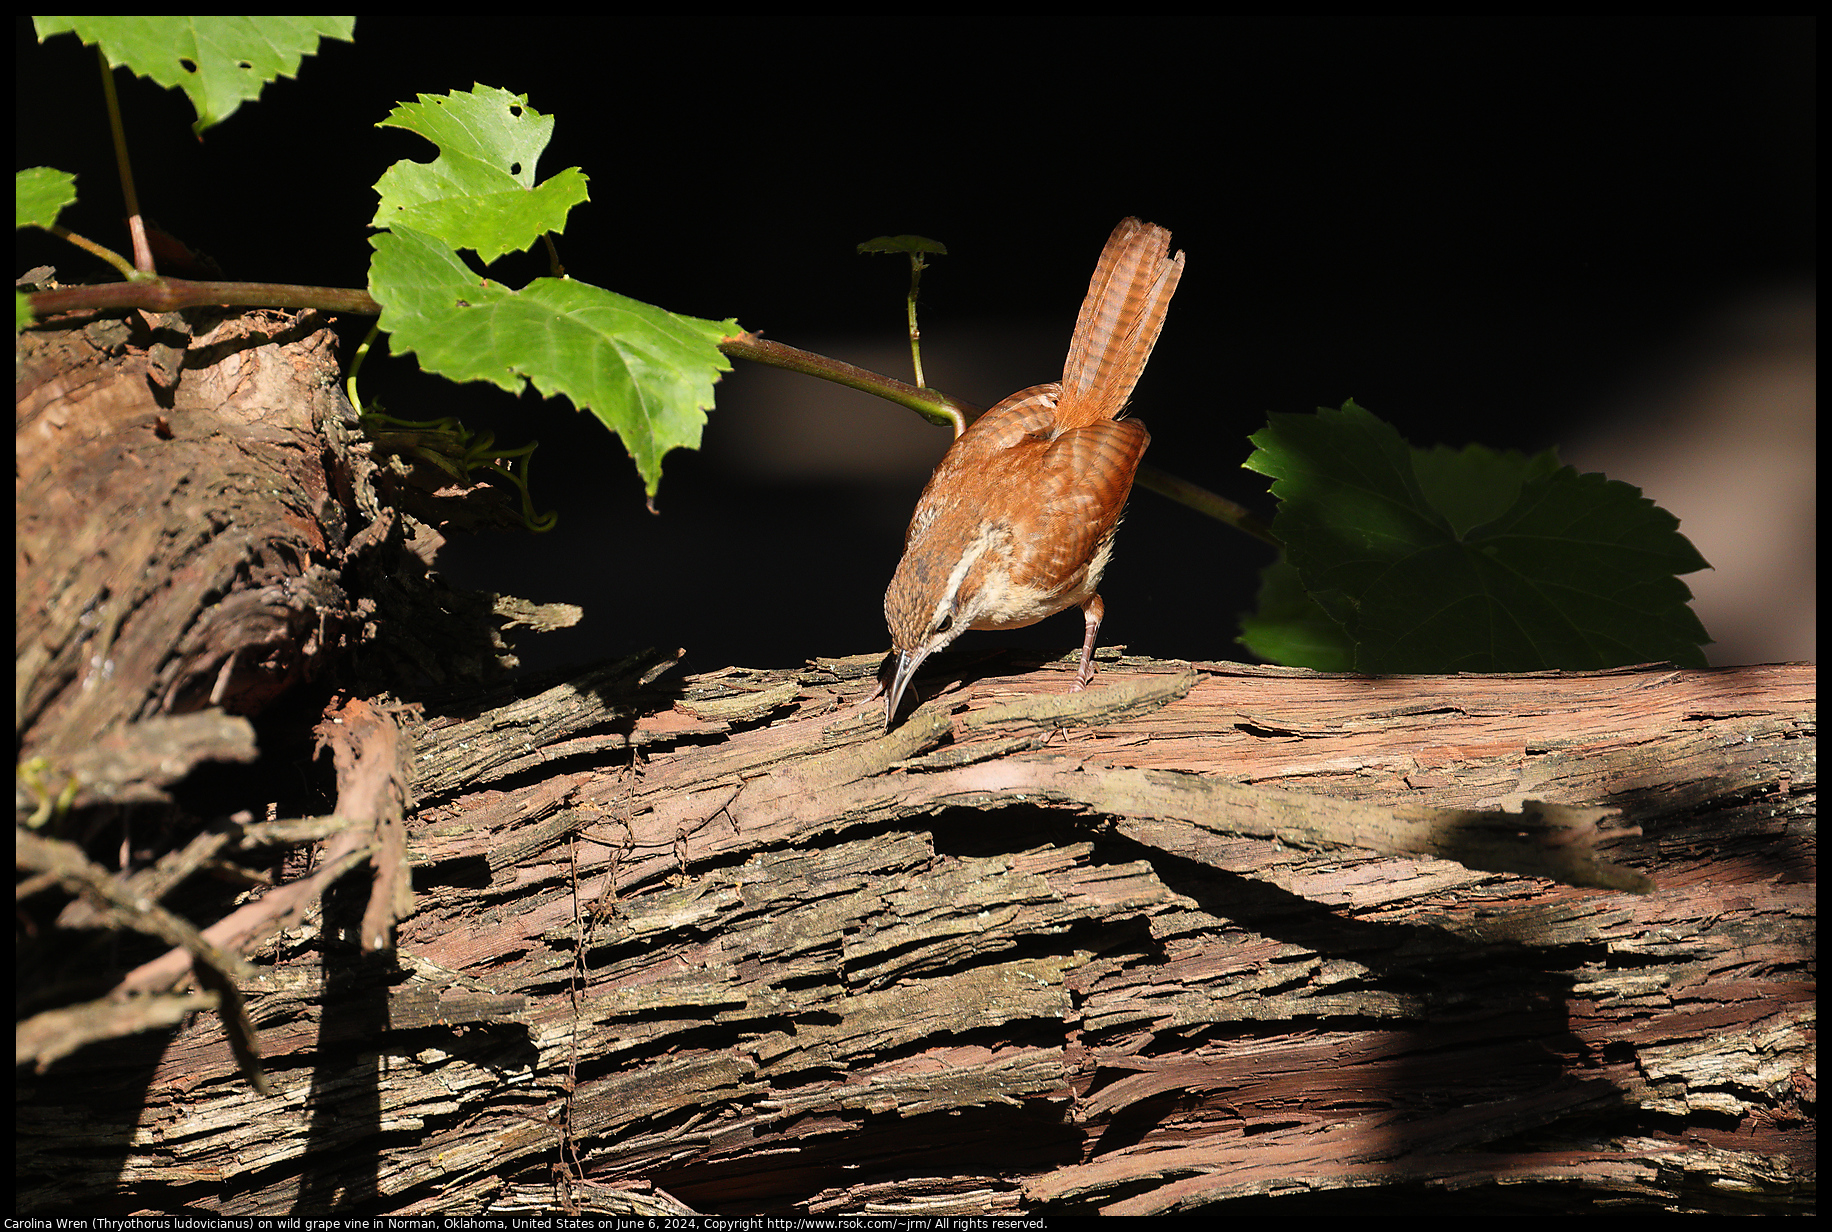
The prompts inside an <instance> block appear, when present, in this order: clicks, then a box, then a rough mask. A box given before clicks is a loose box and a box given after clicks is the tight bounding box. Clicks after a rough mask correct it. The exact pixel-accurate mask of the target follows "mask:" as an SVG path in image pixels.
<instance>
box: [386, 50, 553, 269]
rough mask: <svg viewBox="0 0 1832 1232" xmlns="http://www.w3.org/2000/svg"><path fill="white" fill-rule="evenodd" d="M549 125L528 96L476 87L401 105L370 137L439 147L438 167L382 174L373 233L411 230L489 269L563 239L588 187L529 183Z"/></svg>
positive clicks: (401, 165) (402, 167) (407, 166)
mask: <svg viewBox="0 0 1832 1232" xmlns="http://www.w3.org/2000/svg"><path fill="white" fill-rule="evenodd" d="M553 123H554V122H553V117H552V116H547V115H542V114H541V113H540V112H538V111H536V110H535V109H534V108H533V107H530V106H529V105H528V100H527V98H526V97H525V96H521V95H515V94H511V93H509V92H508V91H507V90H499V89H494V88H492V87H488V86H481V85H480V86H474V87H472V89H471V92H470V93H469V94H447V95H429V94H422V95H420V97H419V101H418V102H413V103H402V104H401V105H400V106H398V107H396V108H395V109H394V110H393V111H391V112H389V113H388V118H387V119H385V120H383V121H382V122H381V124H379V125H377V127H378V128H387V127H393V128H404V129H406V130H407V131H409V132H412V133H417V134H419V135H420V136H422V137H425V138H426V139H427V140H428V141H431V142H432V143H433V144H434V145H436V146H438V147H439V157H438V158H436V159H434V160H433V161H432V162H430V163H416V162H398V163H396V164H395V165H394V166H392V167H390V168H388V170H387V171H386V172H384V173H383V175H382V178H381V179H380V180H379V181H378V182H377V183H376V186H375V187H376V192H377V193H378V194H380V197H381V201H380V203H379V204H378V205H377V207H376V211H375V217H374V218H373V219H372V220H371V225H373V226H377V227H394V226H396V225H399V226H403V227H409V228H411V229H413V230H415V231H419V232H421V233H423V234H425V235H430V236H433V237H435V238H437V239H440V240H443V241H444V242H445V243H446V244H447V245H448V246H449V247H452V248H469V249H471V250H473V251H474V252H476V253H477V255H478V256H479V257H481V258H482V259H483V260H484V261H485V262H486V263H487V262H490V261H494V260H496V259H497V258H498V257H500V256H502V255H503V254H504V253H508V252H520V251H521V250H522V249H524V248H527V247H528V246H529V245H531V244H533V243H535V242H536V241H537V240H539V239H540V238H541V236H542V235H544V234H545V233H547V232H549V231H561V230H564V229H565V227H566V216H567V213H568V212H569V211H570V210H571V209H572V207H573V206H575V205H578V204H579V203H580V202H582V201H585V200H586V199H587V194H586V178H585V175H584V174H583V173H582V172H581V171H580V170H579V169H578V168H577V167H568V168H567V169H566V170H564V171H562V172H560V173H559V174H558V175H556V176H554V177H552V178H551V179H549V180H547V181H546V182H545V183H541V184H538V185H537V184H536V183H535V178H534V168H535V163H536V162H537V161H538V160H539V158H540V156H541V153H542V151H544V150H545V149H546V148H547V142H548V140H549V139H550V138H551V137H552V135H553Z"/></svg>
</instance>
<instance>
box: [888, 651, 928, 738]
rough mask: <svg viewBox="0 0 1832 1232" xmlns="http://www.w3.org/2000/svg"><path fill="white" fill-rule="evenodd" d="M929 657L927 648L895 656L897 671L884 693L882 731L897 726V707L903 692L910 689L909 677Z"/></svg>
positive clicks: (901, 699)
mask: <svg viewBox="0 0 1832 1232" xmlns="http://www.w3.org/2000/svg"><path fill="white" fill-rule="evenodd" d="M928 657H929V651H928V648H927V647H924V648H922V649H920V650H906V651H903V652H901V653H899V654H898V655H897V671H896V674H895V675H893V676H892V677H891V685H890V688H888V689H886V690H885V691H884V697H885V702H884V730H885V731H887V732H888V731H889V730H890V729H891V728H893V727H895V726H896V725H897V707H898V705H899V704H900V703H901V702H902V701H903V691H904V690H905V689H907V688H909V687H910V677H912V676H914V675H915V674H916V669H917V668H918V667H919V666H921V664H922V661H923V660H924V659H926V658H928Z"/></svg>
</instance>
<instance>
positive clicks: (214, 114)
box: [32, 16, 356, 136]
mask: <svg viewBox="0 0 1832 1232" xmlns="http://www.w3.org/2000/svg"><path fill="white" fill-rule="evenodd" d="M32 22H33V25H34V26H35V27H36V29H37V31H38V40H39V42H43V41H44V40H45V39H47V38H49V37H50V36H51V35H53V34H62V33H65V32H69V33H72V34H75V35H76V36H77V38H79V39H81V40H82V41H83V42H85V43H92V44H94V45H96V46H98V47H100V48H101V49H102V54H103V55H104V56H106V57H107V58H108V63H109V64H111V65H125V66H127V67H128V68H129V69H132V70H133V71H134V72H135V73H137V74H139V75H140V76H142V77H149V78H151V79H152V80H153V81H155V82H157V83H158V84H160V85H162V86H164V87H166V88H167V89H180V90H183V91H184V92H185V94H186V95H187V96H189V97H190V100H191V106H192V107H194V108H196V110H197V122H196V123H194V124H193V125H191V129H192V131H193V132H195V133H197V134H199V135H200V136H201V135H202V134H203V131H204V130H205V129H207V128H209V127H210V126H211V125H213V124H220V123H221V122H222V121H224V120H226V119H228V118H229V117H230V116H231V115H232V114H234V112H235V109H236V108H237V107H240V106H241V105H242V104H243V103H244V102H246V101H248V100H250V99H255V98H259V97H260V96H261V88H262V87H263V86H265V85H266V84H267V83H268V82H270V81H272V80H274V78H276V77H294V76H297V75H298V72H299V61H300V60H302V59H304V58H305V57H306V56H308V55H311V54H312V53H313V52H315V51H317V50H318V44H319V43H320V42H321V41H323V40H324V39H327V38H334V39H340V40H342V41H344V42H349V41H350V36H351V34H352V32H353V31H354V30H355V29H356V18H354V17H230V16H207V17H138V16H127V17H118V16H117V17H34V18H33V19H32Z"/></svg>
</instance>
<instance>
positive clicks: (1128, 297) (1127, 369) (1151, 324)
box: [1056, 218, 1183, 430]
mask: <svg viewBox="0 0 1832 1232" xmlns="http://www.w3.org/2000/svg"><path fill="white" fill-rule="evenodd" d="M1182 276H1183V254H1182V253H1178V254H1177V255H1176V256H1175V257H1172V256H1170V232H1168V231H1166V230H1165V229H1164V228H1163V227H1159V226H1154V225H1152V224H1151V223H1148V222H1140V221H1139V220H1138V219H1136V218H1127V219H1123V220H1122V221H1121V222H1120V225H1119V226H1117V227H1115V228H1114V229H1113V234H1112V235H1111V236H1109V237H1108V239H1107V247H1106V248H1105V249H1103V250H1102V251H1101V254H1100V264H1099V265H1097V266H1095V268H1094V278H1093V280H1092V281H1090V282H1089V283H1088V297H1087V298H1086V299H1084V300H1083V301H1082V302H1081V315H1080V316H1079V317H1077V318H1076V320H1075V337H1074V338H1073V339H1071V340H1070V342H1069V357H1068V360H1067V361H1066V362H1065V363H1064V364H1063V366H1062V397H1061V401H1060V402H1059V403H1058V405H1057V411H1056V422H1057V425H1058V430H1067V429H1069V428H1078V427H1083V426H1085V425H1087V424H1091V423H1098V422H1100V421H1101V420H1103V419H1114V418H1117V417H1118V416H1119V413H1120V412H1121V410H1123V409H1124V408H1125V406H1126V399H1128V398H1130V397H1131V396H1132V387H1133V386H1134V385H1136V384H1138V382H1139V374H1140V373H1142V372H1144V371H1145V361H1146V360H1148V359H1150V358H1151V349H1152V347H1154V346H1156V345H1157V343H1158V331H1160V330H1161V329H1163V328H1164V314H1165V312H1166V310H1168V309H1169V307H1170V297H1171V295H1172V294H1174V293H1175V292H1176V290H1177V279H1178V278H1180V277H1182Z"/></svg>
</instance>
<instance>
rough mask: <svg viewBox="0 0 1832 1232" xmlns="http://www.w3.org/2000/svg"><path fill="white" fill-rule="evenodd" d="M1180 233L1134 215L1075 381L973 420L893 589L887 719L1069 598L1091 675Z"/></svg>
mask: <svg viewBox="0 0 1832 1232" xmlns="http://www.w3.org/2000/svg"><path fill="white" fill-rule="evenodd" d="M1169 254H1170V232H1168V231H1166V230H1165V229H1164V228H1162V227H1156V226H1153V225H1152V224H1150V223H1145V222H1140V221H1139V220H1138V219H1136V218H1128V219H1126V220H1124V221H1123V222H1121V223H1120V225H1119V226H1117V227H1115V228H1114V229H1113V235H1112V236H1111V237H1110V238H1109V239H1108V240H1107V247H1106V248H1105V249H1103V250H1102V252H1101V254H1100V263H1099V264H1098V265H1096V266H1095V268H1094V278H1093V280H1092V281H1090V282H1089V283H1088V296H1087V298H1086V299H1084V300H1083V301H1082V304H1081V315H1080V316H1079V317H1077V318H1076V320H1075V336H1074V337H1073V338H1071V339H1070V340H1069V357H1068V359H1067V361H1065V362H1064V364H1063V368H1062V381H1061V382H1060V383H1056V382H1052V383H1050V384H1048V385H1033V386H1031V387H1030V388H1029V389H1021V390H1019V391H1018V392H1017V393H1015V394H1013V395H1011V397H1009V398H1007V399H1005V400H1004V401H1003V402H1001V403H999V404H998V405H997V406H995V407H993V408H992V409H991V410H990V411H987V412H986V413H985V414H984V415H982V416H980V417H979V418H978V419H976V420H974V421H973V426H972V427H970V428H968V429H967V430H966V431H965V432H963V433H962V434H961V436H960V439H958V440H956V441H955V442H954V444H953V446H952V447H951V448H950V449H949V450H948V452H947V454H946V455H945V456H944V457H943V458H942V460H941V462H940V464H939V465H937V466H936V468H935V473H934V474H933V475H931V476H930V477H929V482H928V486H926V487H925V488H923V490H922V496H921V497H920V498H918V499H917V501H916V512H915V514H914V516H912V517H911V518H910V529H909V533H908V535H906V536H905V538H904V543H903V560H902V561H900V562H899V563H898V565H897V573H896V575H895V576H894V577H892V578H891V584H890V589H888V590H886V591H885V592H884V619H885V622H886V623H887V624H889V625H890V630H891V641H892V643H893V645H894V647H895V649H896V653H897V664H896V670H895V674H894V675H893V677H892V680H891V683H890V686H889V687H888V688H887V689H886V690H885V692H886V695H887V697H888V701H887V704H886V713H885V726H886V729H887V730H888V728H889V726H890V724H892V723H894V722H895V721H896V718H897V706H898V703H899V702H900V701H902V699H903V693H904V690H905V689H907V688H908V687H909V683H910V678H911V677H912V676H914V675H915V674H916V669H917V668H918V667H919V666H921V664H922V661H923V660H924V659H926V658H928V657H929V656H930V655H932V654H934V653H935V652H936V651H938V650H940V649H941V648H942V647H944V646H946V645H947V644H948V643H949V642H952V641H953V640H954V639H955V638H957V637H959V636H960V635H961V633H962V632H964V631H965V630H967V629H1017V628H1022V627H1023V626H1025V625H1030V624H1035V623H1036V622H1037V621H1039V620H1042V619H1043V618H1044V617H1046V616H1054V615H1055V614H1056V613H1057V612H1060V611H1063V610H1064V609H1066V608H1070V607H1079V608H1081V613H1082V619H1083V621H1084V622H1085V623H1086V628H1087V631H1086V634H1085V635H1084V637H1083V638H1082V643H1081V670H1080V671H1079V672H1077V673H1076V676H1075V684H1074V685H1073V686H1072V688H1071V690H1070V691H1071V692H1078V691H1080V690H1081V689H1084V688H1086V687H1087V685H1088V682H1089V681H1090V680H1092V679H1094V638H1095V634H1096V633H1098V632H1099V630H1100V622H1101V617H1102V615H1104V614H1105V612H1106V605H1105V604H1103V603H1102V602H1101V598H1100V595H1099V594H1097V593H1096V588H1097V587H1098V586H1099V585H1100V576H1101V572H1102V570H1104V569H1105V568H1106V567H1107V560H1108V558H1109V557H1111V556H1112V555H1113V532H1114V528H1116V527H1117V526H1118V525H1119V522H1120V514H1121V513H1122V512H1123V511H1124V509H1125V507H1126V495H1127V493H1129V492H1130V491H1131V490H1132V476H1133V473H1134V472H1135V471H1137V470H1138V468H1139V459H1140V458H1141V457H1142V456H1144V453H1145V446H1146V445H1148V444H1150V442H1151V434H1150V433H1148V432H1146V431H1145V425H1143V424H1141V423H1139V422H1138V421H1137V420H1136V419H1121V418H1119V415H1120V412H1121V411H1122V410H1123V409H1124V408H1125V405H1126V399H1127V398H1129V397H1130V396H1131V395H1132V388H1133V386H1134V385H1136V384H1138V380H1139V374H1140V373H1141V372H1143V371H1144V370H1145V361H1146V360H1147V359H1149V358H1151V349H1152V347H1153V346H1154V345H1156V344H1157V341H1158V331H1159V330H1160V329H1162V328H1163V326H1164V313H1165V310H1166V309H1168V308H1169V307H1170V297H1171V295H1172V293H1173V292H1175V291H1176V289H1177V279H1178V278H1179V277H1181V276H1182V274H1183V254H1182V253H1180V252H1179V253H1178V254H1177V255H1176V256H1175V257H1171V256H1170V255H1169Z"/></svg>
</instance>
